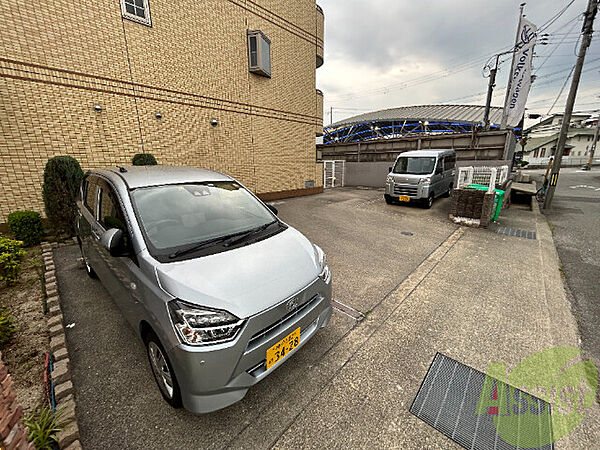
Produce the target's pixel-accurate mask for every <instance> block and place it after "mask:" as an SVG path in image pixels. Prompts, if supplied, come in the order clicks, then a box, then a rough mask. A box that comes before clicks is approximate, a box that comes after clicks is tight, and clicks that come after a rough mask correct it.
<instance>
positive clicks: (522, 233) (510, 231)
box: [496, 227, 536, 239]
mask: <svg viewBox="0 0 600 450" xmlns="http://www.w3.org/2000/svg"><path fill="white" fill-rule="evenodd" d="M496 233H498V234H505V235H507V236H515V237H522V238H525V239H536V235H535V231H527V230H519V229H517V228H511V227H498V228H497V229H496Z"/></svg>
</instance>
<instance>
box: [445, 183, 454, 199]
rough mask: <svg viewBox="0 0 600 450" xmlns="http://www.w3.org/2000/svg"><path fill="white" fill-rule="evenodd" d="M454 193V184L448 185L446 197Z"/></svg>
mask: <svg viewBox="0 0 600 450" xmlns="http://www.w3.org/2000/svg"><path fill="white" fill-rule="evenodd" d="M451 194H452V185H450V186H448V190H447V191H446V192H445V193H444V197H450V195H451Z"/></svg>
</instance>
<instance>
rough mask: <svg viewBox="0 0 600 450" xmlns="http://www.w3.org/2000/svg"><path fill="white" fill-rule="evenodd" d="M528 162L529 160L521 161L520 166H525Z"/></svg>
mask: <svg viewBox="0 0 600 450" xmlns="http://www.w3.org/2000/svg"><path fill="white" fill-rule="evenodd" d="M528 164H529V161H521V167H525V166H526V165H528Z"/></svg>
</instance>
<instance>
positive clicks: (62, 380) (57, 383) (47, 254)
mask: <svg viewBox="0 0 600 450" xmlns="http://www.w3.org/2000/svg"><path fill="white" fill-rule="evenodd" d="M75 242H76V241H75V240H73V243H75ZM73 243H66V244H65V243H61V244H57V243H52V244H50V243H48V242H42V260H43V262H44V266H45V273H44V282H45V285H46V307H47V312H46V315H47V317H48V329H49V332H50V353H51V354H52V356H53V359H54V366H53V371H52V373H51V374H50V376H51V378H52V381H53V382H54V396H55V400H56V406H57V409H60V410H62V411H63V416H62V419H63V420H64V421H65V426H64V428H63V430H62V431H60V432H59V433H57V435H56V438H57V440H58V446H59V447H60V448H61V449H68V450H77V449H81V443H80V442H79V426H78V425H77V416H76V414H75V408H76V405H75V396H74V392H73V383H72V381H71V368H70V364H71V362H70V360H69V352H68V350H67V341H66V336H65V329H64V323H63V315H62V310H61V307H60V301H59V294H58V285H57V282H56V267H55V265H54V253H53V250H54V249H55V248H58V247H64V246H66V245H73Z"/></svg>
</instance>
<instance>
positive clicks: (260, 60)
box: [247, 30, 272, 78]
mask: <svg viewBox="0 0 600 450" xmlns="http://www.w3.org/2000/svg"><path fill="white" fill-rule="evenodd" d="M247 35H248V39H247V41H248V70H249V71H250V72H252V73H255V74H257V75H262V76H264V77H267V78H271V66H272V58H271V40H270V39H269V38H268V37H267V36H266V35H265V34H264V33H263V32H262V31H260V30H248V32H247ZM251 38H256V65H252V55H251V52H250V48H251V47H250V40H251ZM261 43H266V44H267V47H268V49H269V55H268V65H267V63H266V60H267V58H265V55H264V46H263V45H261Z"/></svg>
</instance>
